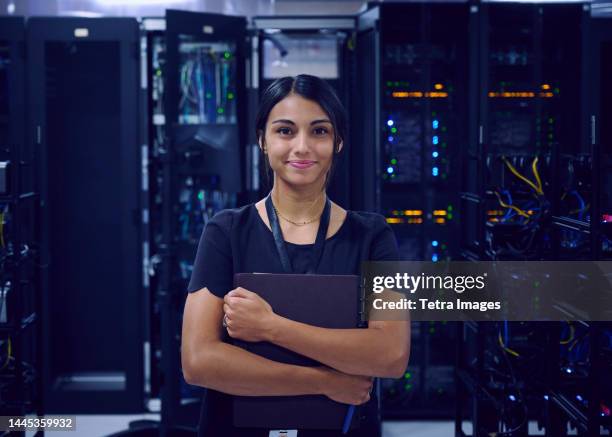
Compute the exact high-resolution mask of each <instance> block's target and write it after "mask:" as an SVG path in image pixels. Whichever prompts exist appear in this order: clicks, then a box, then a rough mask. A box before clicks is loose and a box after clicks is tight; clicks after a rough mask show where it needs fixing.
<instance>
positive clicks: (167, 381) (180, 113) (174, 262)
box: [134, 10, 248, 435]
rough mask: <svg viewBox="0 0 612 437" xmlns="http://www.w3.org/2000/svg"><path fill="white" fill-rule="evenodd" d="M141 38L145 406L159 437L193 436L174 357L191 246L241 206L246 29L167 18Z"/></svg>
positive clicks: (191, 410)
mask: <svg viewBox="0 0 612 437" xmlns="http://www.w3.org/2000/svg"><path fill="white" fill-rule="evenodd" d="M142 28H143V34H142V55H143V56H142V88H143V100H144V102H145V107H146V108H147V109H146V111H145V112H146V117H145V124H144V125H143V133H144V141H143V155H146V160H145V161H144V162H143V164H144V166H145V167H146V168H147V177H146V184H145V183H144V180H143V186H144V185H146V190H143V198H145V199H146V202H147V209H146V214H145V215H146V217H147V218H148V220H147V225H146V228H147V230H146V233H147V236H148V237H147V241H146V244H145V245H146V247H147V253H148V257H147V259H146V262H145V265H144V271H145V273H144V275H145V276H146V277H147V280H148V281H149V284H148V285H149V304H148V308H149V309H150V312H149V327H148V333H149V336H150V346H149V348H150V358H149V360H148V363H149V364H148V365H149V367H150V385H149V386H148V388H149V392H148V393H147V397H149V398H150V399H155V398H157V397H159V398H160V399H161V424H160V427H161V433H162V434H164V435H168V434H172V433H176V432H189V430H191V431H193V430H194V429H195V427H196V426H197V420H198V419H199V409H200V400H201V398H202V394H203V390H202V389H201V388H199V387H194V386H190V385H188V384H187V383H186V382H185V380H184V378H183V376H182V373H181V370H180V369H181V365H180V357H179V350H180V332H181V322H182V310H183V304H184V301H185V296H186V290H187V285H188V281H189V278H190V276H191V269H192V264H193V260H194V257H195V253H196V249H197V243H198V241H199V238H200V235H201V234H202V231H203V228H204V226H205V225H206V223H207V221H208V220H209V219H210V218H212V217H213V216H214V214H216V213H217V212H218V211H219V210H221V209H225V208H231V207H235V206H238V205H240V204H242V203H243V202H244V201H245V199H247V198H248V193H246V191H245V183H244V178H243V176H242V175H244V173H245V170H246V169H245V167H246V165H245V150H246V149H245V146H244V144H245V128H244V125H245V119H246V99H245V93H246V84H245V81H246V76H245V65H246V56H247V52H246V43H247V41H246V20H245V19H244V18H243V17H229V16H224V15H219V14H208V13H192V12H184V11H175V10H167V11H166V16H165V18H156V19H145V20H143V25H142ZM145 150H146V153H145V152H144V151H145ZM156 333H157V334H156ZM134 425H135V427H142V426H146V424H134Z"/></svg>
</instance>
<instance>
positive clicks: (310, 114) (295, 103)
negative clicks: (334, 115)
mask: <svg viewBox="0 0 612 437" xmlns="http://www.w3.org/2000/svg"><path fill="white" fill-rule="evenodd" d="M328 118H329V117H328V116H327V114H326V113H325V111H323V108H321V106H320V105H319V104H318V103H317V102H315V101H313V100H308V99H305V98H304V97H302V96H300V95H297V94H293V93H292V94H289V95H288V96H287V97H285V98H284V99H283V100H281V101H280V102H278V103H277V104H276V105H274V107H273V108H272V110H271V111H270V115H269V116H268V122H273V121H274V120H279V119H286V120H291V121H293V122H294V123H297V124H299V123H300V122H305V123H310V122H311V121H312V120H320V119H328Z"/></svg>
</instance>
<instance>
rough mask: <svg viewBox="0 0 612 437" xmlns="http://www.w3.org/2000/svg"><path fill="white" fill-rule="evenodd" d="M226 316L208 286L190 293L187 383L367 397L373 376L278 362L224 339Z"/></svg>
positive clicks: (259, 392) (263, 392)
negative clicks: (223, 323) (365, 376)
mask: <svg viewBox="0 0 612 437" xmlns="http://www.w3.org/2000/svg"><path fill="white" fill-rule="evenodd" d="M222 318H223V300H222V299H220V298H218V297H216V296H214V295H213V294H211V293H210V292H209V291H208V290H207V289H206V288H204V289H202V290H200V291H197V292H195V293H190V294H189V295H188V296H187V301H186V303H185V311H184V315H183V332H182V344H181V361H182V368H183V374H184V377H185V380H186V381H187V382H188V383H189V384H192V385H199V386H202V387H207V388H211V389H214V390H218V391H221V392H224V393H228V394H232V395H240V396H293V395H309V394H322V395H325V396H328V397H329V398H331V399H333V400H335V401H338V402H342V403H346V404H355V405H358V404H361V403H363V402H366V401H367V400H369V398H370V396H369V392H370V388H371V385H372V381H371V379H370V378H363V377H359V376H353V375H345V374H343V373H340V372H336V371H334V370H333V369H329V368H326V367H323V366H322V367H305V366H294V365H289V364H283V363H278V362H275V361H271V360H268V359H265V358H262V357H260V356H258V355H255V354H252V353H250V352H248V351H245V350H244V349H241V348H239V347H236V346H233V345H230V344H227V343H224V342H223V341H222V334H223V331H222V329H223V328H222V325H221V320H222Z"/></svg>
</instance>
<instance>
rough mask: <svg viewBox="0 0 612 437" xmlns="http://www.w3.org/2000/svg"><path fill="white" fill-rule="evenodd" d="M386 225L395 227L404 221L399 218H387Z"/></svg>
mask: <svg viewBox="0 0 612 437" xmlns="http://www.w3.org/2000/svg"><path fill="white" fill-rule="evenodd" d="M387 223H389V224H392V225H395V224H398V223H404V219H403V218H399V217H387Z"/></svg>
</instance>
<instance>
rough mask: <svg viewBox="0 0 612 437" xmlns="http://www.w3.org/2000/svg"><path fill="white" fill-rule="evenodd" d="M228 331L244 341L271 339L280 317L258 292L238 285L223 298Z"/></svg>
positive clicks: (233, 336)
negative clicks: (277, 319)
mask: <svg viewBox="0 0 612 437" xmlns="http://www.w3.org/2000/svg"><path fill="white" fill-rule="evenodd" d="M223 301H224V304H223V312H224V313H225V323H226V325H227V333H228V334H229V335H230V337H232V338H235V339H238V340H244V341H252V342H256V341H270V339H271V336H272V332H273V327H274V321H275V319H276V318H277V317H278V316H277V315H276V314H275V313H274V311H272V307H271V306H270V304H269V303H268V302H266V301H265V300H263V299H262V298H261V297H260V296H259V295H258V294H257V293H253V292H252V291H249V290H246V289H244V288H242V287H238V288H235V289H233V290H232V291H230V292H229V293H227V294H226V295H225V297H224V298H223Z"/></svg>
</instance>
